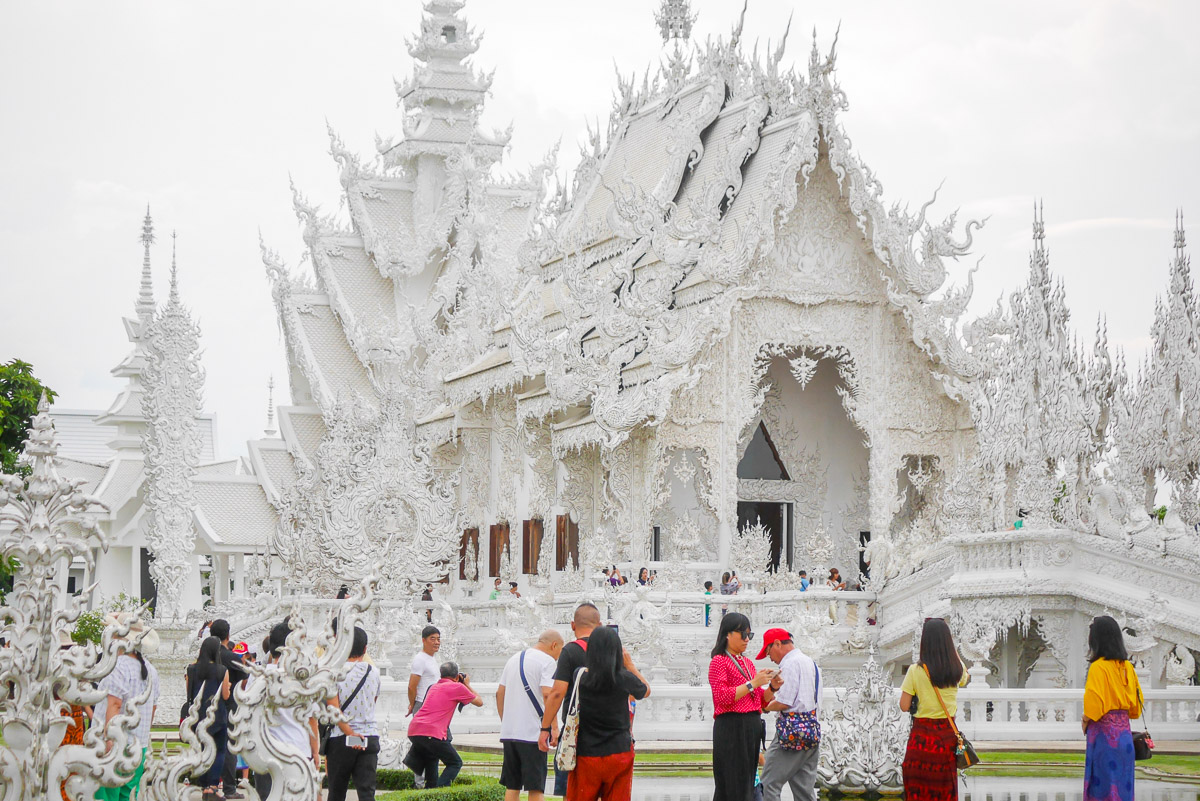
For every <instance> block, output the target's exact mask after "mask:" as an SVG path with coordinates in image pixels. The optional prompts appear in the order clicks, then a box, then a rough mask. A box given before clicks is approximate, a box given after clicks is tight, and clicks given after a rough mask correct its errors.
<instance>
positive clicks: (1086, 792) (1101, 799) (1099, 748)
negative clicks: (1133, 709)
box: [1083, 709, 1134, 801]
mask: <svg viewBox="0 0 1200 801" xmlns="http://www.w3.org/2000/svg"><path fill="white" fill-rule="evenodd" d="M1083 797H1084V801H1134V798H1133V735H1132V734H1131V733H1130V731H1129V713H1128V712H1126V711H1124V710H1118V709H1114V710H1113V711H1111V712H1108V713H1106V714H1105V715H1104V717H1102V718H1100V720H1097V721H1093V722H1092V723H1090V724H1089V725H1088V729H1087V763H1086V766H1085V767H1084V773H1083Z"/></svg>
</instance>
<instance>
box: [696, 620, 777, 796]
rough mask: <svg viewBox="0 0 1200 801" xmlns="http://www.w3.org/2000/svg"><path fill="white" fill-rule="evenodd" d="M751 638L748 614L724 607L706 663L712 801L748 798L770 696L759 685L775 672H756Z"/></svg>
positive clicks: (751, 792)
mask: <svg viewBox="0 0 1200 801" xmlns="http://www.w3.org/2000/svg"><path fill="white" fill-rule="evenodd" d="M753 639H754V632H753V631H751V629H750V618H748V617H746V616H745V615H743V614H742V613H740V612H730V613H729V614H727V615H725V617H723V618H721V626H720V628H719V629H717V644H716V645H715V646H714V647H713V649H712V660H711V661H710V662H709V663H708V684H709V687H710V688H711V689H712V698H713V738H712V739H713V781H714V782H715V784H716V787H715V789H714V791H713V801H750V799H751V798H752V797H753V795H754V773H755V770H756V769H757V767H758V748H759V743H760V742H761V740H762V737H763V721H762V711H763V710H764V709H765V708H766V706H767V704H769V703H770V702H771V701H773V700H774V697H775V695H774V693H773V692H772V691H771V690H770V689H769V688H768V689H766V690H764V689H763V686H764V685H766V684H769V683H770V682H771V681H772V680H773V679H774V678H775V676H776V675H777V674H778V671H776V670H773V669H770V668H768V669H766V670H761V671H756V670H755V668H754V662H752V661H751V660H750V659H749V658H748V657H747V656H746V649H747V648H748V647H749V646H750V642H751V641H752V640H753Z"/></svg>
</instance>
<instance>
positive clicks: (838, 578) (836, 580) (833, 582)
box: [825, 567, 846, 590]
mask: <svg viewBox="0 0 1200 801" xmlns="http://www.w3.org/2000/svg"><path fill="white" fill-rule="evenodd" d="M825 586H826V587H828V588H829V589H831V590H844V589H846V580H845V579H843V578H842V574H841V573H839V572H838V569H837V568H836V567H831V568H829V578H827V579H825Z"/></svg>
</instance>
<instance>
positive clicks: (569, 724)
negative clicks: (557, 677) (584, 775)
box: [554, 668, 587, 771]
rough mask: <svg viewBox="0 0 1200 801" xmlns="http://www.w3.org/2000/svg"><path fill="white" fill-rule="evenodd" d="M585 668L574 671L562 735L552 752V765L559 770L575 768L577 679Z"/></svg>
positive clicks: (577, 728)
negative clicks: (556, 748)
mask: <svg viewBox="0 0 1200 801" xmlns="http://www.w3.org/2000/svg"><path fill="white" fill-rule="evenodd" d="M584 673H587V668H579V669H578V670H576V671H575V688H574V689H573V690H571V698H570V701H568V703H567V717H566V720H564V721H563V729H562V735H561V736H559V738H558V750H557V751H555V753H554V767H556V768H558V769H559V770H561V771H571V770H575V751H576V748H577V747H578V745H579V681H580V679H582V678H583V674H584Z"/></svg>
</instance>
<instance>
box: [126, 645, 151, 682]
mask: <svg viewBox="0 0 1200 801" xmlns="http://www.w3.org/2000/svg"><path fill="white" fill-rule="evenodd" d="M129 655H130V656H133V657H136V658H137V661H138V662H139V663H140V664H141V666H142V681H145V680H146V677H147V676H149V675H150V671H149V670H147V669H146V659H145V658H144V657H143V656H142V652H141V651H131V652H130V654H129Z"/></svg>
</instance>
